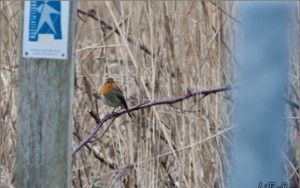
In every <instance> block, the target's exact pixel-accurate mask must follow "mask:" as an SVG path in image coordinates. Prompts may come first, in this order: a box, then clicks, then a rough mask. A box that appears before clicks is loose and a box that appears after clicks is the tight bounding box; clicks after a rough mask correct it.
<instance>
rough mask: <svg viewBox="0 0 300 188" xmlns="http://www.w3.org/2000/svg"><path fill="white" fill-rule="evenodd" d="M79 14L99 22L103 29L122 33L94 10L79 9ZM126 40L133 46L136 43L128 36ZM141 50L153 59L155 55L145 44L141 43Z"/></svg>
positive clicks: (118, 33)
mask: <svg viewBox="0 0 300 188" xmlns="http://www.w3.org/2000/svg"><path fill="white" fill-rule="evenodd" d="M77 13H78V14H83V15H86V16H88V17H90V18H92V19H94V20H95V21H97V22H99V23H100V25H101V26H102V27H103V28H105V29H109V30H113V31H114V32H115V33H116V34H117V35H119V36H120V31H119V30H118V29H115V28H114V27H113V26H111V25H110V24H108V23H107V22H106V21H104V19H102V18H100V16H97V15H98V14H97V13H96V11H95V10H94V9H89V10H88V11H87V12H86V11H83V10H81V9H77ZM126 39H127V41H128V42H129V43H131V44H133V43H134V41H133V39H132V38H131V37H130V36H127V37H126ZM139 48H140V49H141V50H142V51H144V52H145V53H146V54H148V55H150V56H151V57H154V54H152V53H151V50H150V49H149V48H148V47H147V46H145V45H144V44H141V43H140V44H139Z"/></svg>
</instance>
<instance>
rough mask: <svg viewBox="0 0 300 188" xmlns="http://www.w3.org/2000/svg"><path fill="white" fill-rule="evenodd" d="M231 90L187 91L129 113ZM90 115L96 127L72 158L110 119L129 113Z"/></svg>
mask: <svg viewBox="0 0 300 188" xmlns="http://www.w3.org/2000/svg"><path fill="white" fill-rule="evenodd" d="M231 89H232V87H231V86H230V85H227V86H223V87H219V88H213V89H207V90H187V94H186V95H184V96H179V97H172V98H167V99H163V100H159V101H145V102H143V103H142V104H139V105H137V106H134V107H132V108H129V109H128V111H129V112H132V111H136V110H140V109H144V108H150V107H152V106H157V105H163V104H173V103H177V102H181V101H183V100H186V99H188V98H191V97H195V96H197V95H202V97H201V99H200V100H202V99H203V98H204V97H206V96H208V95H211V94H215V93H219V92H223V91H227V90H231ZM89 113H90V115H91V116H92V117H93V118H94V119H95V121H96V127H95V128H94V130H93V131H92V132H91V133H90V135H89V136H88V137H87V138H85V139H84V140H83V141H82V142H81V143H80V144H79V145H78V146H77V147H76V149H75V150H74V151H73V153H72V156H74V155H75V154H76V153H77V152H78V151H79V150H80V149H81V148H82V147H83V146H85V145H86V144H88V143H89V142H90V140H91V139H92V138H93V137H94V136H95V135H96V134H97V132H98V130H99V129H100V128H101V127H102V125H103V124H104V123H105V122H106V121H108V120H110V119H113V118H117V117H119V116H121V115H122V114H125V113H127V111H126V110H122V111H119V112H112V113H110V114H107V115H105V116H104V117H103V118H102V119H99V118H98V117H97V115H96V114H95V113H94V112H93V111H92V110H90V111H89Z"/></svg>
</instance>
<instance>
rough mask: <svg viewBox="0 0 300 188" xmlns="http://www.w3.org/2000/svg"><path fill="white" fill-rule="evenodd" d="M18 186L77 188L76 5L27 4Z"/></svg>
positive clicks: (20, 94) (20, 87)
mask: <svg viewBox="0 0 300 188" xmlns="http://www.w3.org/2000/svg"><path fill="white" fill-rule="evenodd" d="M22 10H23V12H22V13H21V15H22V19H21V20H22V24H21V26H23V29H21V33H22V35H23V36H22V37H21V38H22V42H21V48H22V50H21V55H20V65H19V66H20V67H19V82H18V87H19V92H18V112H17V157H16V183H15V185H16V187H19V188H24V187H30V188H31V187H38V188H41V187H57V188H59V187H62V188H65V187H71V145H72V127H73V125H72V120H73V110H72V107H73V93H74V91H73V90H74V62H73V59H74V58H73V49H74V37H75V25H76V1H25V2H22Z"/></svg>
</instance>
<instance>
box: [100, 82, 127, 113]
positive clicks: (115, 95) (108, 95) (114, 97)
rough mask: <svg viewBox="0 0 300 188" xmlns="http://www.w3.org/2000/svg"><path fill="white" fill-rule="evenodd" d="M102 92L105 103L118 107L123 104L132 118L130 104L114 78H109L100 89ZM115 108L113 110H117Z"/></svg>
mask: <svg viewBox="0 0 300 188" xmlns="http://www.w3.org/2000/svg"><path fill="white" fill-rule="evenodd" d="M100 93H101V98H102V100H103V102H104V104H106V105H108V106H111V107H115V108H117V107H118V106H122V107H124V108H125V109H126V111H127V113H128V115H129V116H130V117H131V118H132V115H131V114H130V113H129V111H128V106H127V103H126V100H125V98H124V95H123V93H122V91H121V89H120V88H119V86H118V85H117V84H116V82H115V81H114V79H112V78H107V79H106V82H105V83H104V85H103V86H102V88H101V90H100ZM115 108H114V109H113V111H114V110H115Z"/></svg>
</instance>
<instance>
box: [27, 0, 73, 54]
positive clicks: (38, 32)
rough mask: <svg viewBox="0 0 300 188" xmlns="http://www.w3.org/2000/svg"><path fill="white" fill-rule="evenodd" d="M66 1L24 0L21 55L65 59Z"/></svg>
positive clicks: (66, 33) (66, 47)
mask: <svg viewBox="0 0 300 188" xmlns="http://www.w3.org/2000/svg"><path fill="white" fill-rule="evenodd" d="M69 8H70V2H69V1H59V0H55V1H53V0H51V1H46V0H45V1H37V0H32V1H25V7H24V24H23V57H25V58H47V59H67V57H68V54H67V53H68V26H69Z"/></svg>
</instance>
